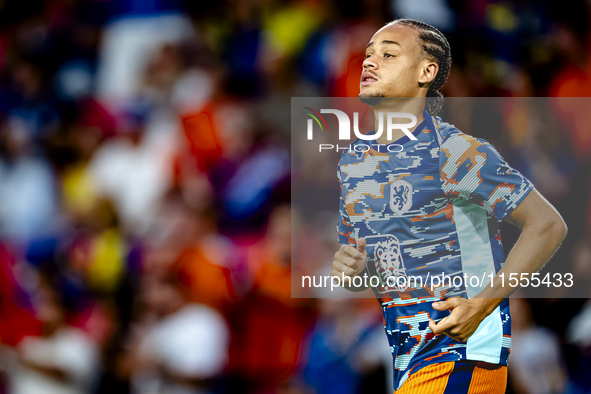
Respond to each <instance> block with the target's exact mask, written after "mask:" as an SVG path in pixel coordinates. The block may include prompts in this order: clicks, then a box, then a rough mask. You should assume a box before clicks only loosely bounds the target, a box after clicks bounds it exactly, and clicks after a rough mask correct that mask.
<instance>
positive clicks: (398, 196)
mask: <svg viewBox="0 0 591 394" xmlns="http://www.w3.org/2000/svg"><path fill="white" fill-rule="evenodd" d="M411 206H412V185H411V184H410V183H409V182H408V181H405V180H404V179H398V180H396V181H394V182H392V184H391V185H390V208H391V209H392V211H394V212H396V213H397V214H398V215H402V214H403V213H405V212H406V211H408V209H409V208H410V207H411Z"/></svg>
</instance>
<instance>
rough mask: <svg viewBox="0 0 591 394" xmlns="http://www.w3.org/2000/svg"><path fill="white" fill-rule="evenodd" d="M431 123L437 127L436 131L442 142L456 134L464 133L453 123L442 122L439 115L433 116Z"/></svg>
mask: <svg viewBox="0 0 591 394" xmlns="http://www.w3.org/2000/svg"><path fill="white" fill-rule="evenodd" d="M433 125H434V126H435V128H436V129H437V133H438V134H439V136H440V137H441V140H442V143H445V141H447V140H448V139H450V138H452V137H454V136H457V135H460V134H462V135H466V134H464V133H462V132H461V131H460V130H459V129H458V128H457V127H456V126H454V125H453V124H450V123H447V122H444V121H443V120H442V119H441V118H440V117H439V116H433Z"/></svg>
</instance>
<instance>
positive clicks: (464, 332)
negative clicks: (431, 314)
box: [429, 298, 489, 342]
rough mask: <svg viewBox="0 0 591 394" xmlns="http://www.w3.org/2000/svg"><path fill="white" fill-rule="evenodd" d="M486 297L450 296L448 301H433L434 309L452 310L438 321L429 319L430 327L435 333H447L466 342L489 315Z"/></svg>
mask: <svg viewBox="0 0 591 394" xmlns="http://www.w3.org/2000/svg"><path fill="white" fill-rule="evenodd" d="M485 302H486V299H479V298H472V299H466V298H450V299H448V300H447V301H438V302H434V303H433V309H436V310H438V311H444V310H447V309H449V310H450V311H451V313H450V315H449V316H446V317H444V318H443V319H441V320H440V321H439V322H438V323H435V320H433V319H429V328H430V329H431V331H433V333H434V334H436V335H437V334H445V335H447V336H448V337H450V338H453V339H455V340H457V341H461V342H465V341H467V340H468V338H470V336H472V334H474V332H475V331H476V329H477V328H478V326H479V325H480V322H482V321H483V320H484V318H485V317H486V316H488V315H489V313H488V312H487V308H486V305H485Z"/></svg>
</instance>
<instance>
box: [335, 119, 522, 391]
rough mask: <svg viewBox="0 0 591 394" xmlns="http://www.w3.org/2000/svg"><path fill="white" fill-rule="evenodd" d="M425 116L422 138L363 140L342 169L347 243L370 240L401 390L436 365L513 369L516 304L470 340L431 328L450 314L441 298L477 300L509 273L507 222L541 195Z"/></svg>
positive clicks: (341, 230)
mask: <svg viewBox="0 0 591 394" xmlns="http://www.w3.org/2000/svg"><path fill="white" fill-rule="evenodd" d="M424 117H425V120H424V122H422V123H421V124H419V125H418V126H417V127H416V128H415V130H414V132H413V135H414V136H415V137H416V140H412V139H410V138H409V137H408V136H405V137H403V138H401V139H399V140H397V141H395V142H394V143H393V144H390V145H381V144H377V143H376V142H375V141H371V142H369V141H362V140H356V141H354V142H353V143H351V144H350V145H349V147H348V149H347V150H345V151H344V152H343V153H342V155H341V158H340V161H339V164H338V172H337V173H338V180H339V186H340V191H341V193H340V204H339V205H340V218H339V221H338V224H337V232H338V239H339V242H340V243H341V244H351V245H353V246H355V245H356V240H357V239H358V238H360V237H364V238H365V239H366V241H367V253H368V261H367V267H366V269H367V271H368V274H369V275H371V276H372V277H377V279H378V280H379V285H378V286H372V289H373V291H374V293H375V294H376V296H377V298H378V300H379V301H380V304H381V307H382V311H383V314H384V325H385V330H386V334H387V336H388V340H389V344H390V349H391V352H392V356H393V358H394V382H395V388H397V387H399V386H400V385H401V384H402V383H403V382H404V381H405V380H406V379H407V378H408V376H409V375H410V374H411V373H413V372H416V371H417V370H418V369H420V368H423V367H425V366H427V365H430V364H433V363H438V362H445V361H459V360H478V361H485V362H489V363H494V364H503V365H507V359H508V355H509V351H510V343H511V335H510V315H509V304H508V301H504V302H503V303H501V305H499V307H497V308H496V310H495V311H494V312H493V313H491V314H490V315H489V316H488V317H487V318H486V319H484V321H483V322H482V323H481V324H480V326H479V328H478V330H477V331H476V332H475V333H474V334H473V335H472V336H471V337H470V338H469V339H468V340H467V341H466V342H459V341H455V340H453V339H451V338H449V337H448V336H445V335H437V336H434V334H433V333H432V331H431V330H430V329H429V328H428V322H429V318H433V319H434V320H435V321H438V320H440V319H442V318H443V317H445V316H447V315H449V312H448V311H442V312H440V311H436V310H435V309H433V307H432V306H431V304H432V303H433V302H435V301H438V300H441V299H446V298H451V297H458V296H460V297H465V298H471V297H474V296H475V295H477V294H478V293H479V292H480V291H481V290H482V289H484V287H486V286H487V285H488V283H489V282H490V280H491V278H492V277H493V276H494V275H495V274H496V273H497V272H498V271H499V270H500V269H501V267H502V266H503V263H504V260H505V255H504V252H503V247H502V244H501V235H500V231H499V222H500V221H501V220H503V219H504V218H505V217H506V216H507V215H508V214H509V213H510V212H511V211H512V210H513V209H515V208H516V207H517V205H518V204H519V203H520V202H521V201H522V200H523V199H524V198H525V197H526V196H527V194H528V193H529V192H530V191H531V190H532V189H533V185H532V183H531V182H530V181H529V180H528V179H526V178H525V177H524V176H523V175H522V174H520V173H519V172H518V171H516V170H515V169H513V168H511V167H510V166H509V165H508V164H507V163H506V162H505V160H504V159H503V158H502V157H501V155H500V154H499V153H498V152H497V150H496V149H495V148H494V147H493V146H492V145H491V144H489V143H488V142H487V141H485V140H483V139H480V138H475V137H472V136H469V135H466V134H464V133H462V132H461V131H460V130H458V129H457V128H455V127H454V126H452V125H450V124H447V123H444V122H442V120H441V119H440V118H438V117H431V116H430V115H429V114H428V113H427V111H425V112H424ZM394 144H395V145H394ZM400 146H401V147H402V149H401V148H400ZM434 277H435V278H434ZM417 278H420V280H421V281H418V279H417ZM410 279H413V280H414V282H412V281H411V280H410ZM438 279H440V281H438ZM456 279H457V280H456ZM374 283H375V282H374Z"/></svg>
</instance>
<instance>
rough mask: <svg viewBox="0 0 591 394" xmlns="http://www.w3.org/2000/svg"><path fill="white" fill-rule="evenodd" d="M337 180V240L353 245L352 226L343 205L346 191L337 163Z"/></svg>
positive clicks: (339, 166)
mask: <svg viewBox="0 0 591 394" xmlns="http://www.w3.org/2000/svg"><path fill="white" fill-rule="evenodd" d="M337 178H338V180H339V221H338V223H337V226H336V230H337V234H338V240H339V243H341V244H343V245H346V244H353V245H355V240H354V239H353V238H352V234H353V226H352V225H351V221H350V219H349V214H348V213H347V207H346V205H345V201H346V200H345V197H346V193H347V190H346V188H343V179H342V175H341V163H340V162H339V165H338V168H337Z"/></svg>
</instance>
